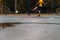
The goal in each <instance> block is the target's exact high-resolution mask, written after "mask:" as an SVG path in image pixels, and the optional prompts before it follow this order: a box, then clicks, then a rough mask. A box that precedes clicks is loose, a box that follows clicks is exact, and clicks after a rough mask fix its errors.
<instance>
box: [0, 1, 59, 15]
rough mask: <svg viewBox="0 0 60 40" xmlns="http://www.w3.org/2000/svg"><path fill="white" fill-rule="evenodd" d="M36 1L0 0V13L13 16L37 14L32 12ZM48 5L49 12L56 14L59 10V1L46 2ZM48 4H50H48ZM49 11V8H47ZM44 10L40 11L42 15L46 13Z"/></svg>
mask: <svg viewBox="0 0 60 40" xmlns="http://www.w3.org/2000/svg"><path fill="white" fill-rule="evenodd" d="M37 1H38V0H0V13H1V14H7V13H8V14H13V13H14V14H15V13H16V11H18V13H22V14H23V13H37V10H36V11H35V12H32V11H31V9H33V8H34V7H35V6H36V3H37ZM46 1H47V2H48V5H49V6H50V7H51V10H50V12H51V13H52V12H58V10H60V0H46ZM49 3H50V4H49ZM47 9H49V8H47ZM46 12H47V11H46V9H44V10H42V13H46Z"/></svg>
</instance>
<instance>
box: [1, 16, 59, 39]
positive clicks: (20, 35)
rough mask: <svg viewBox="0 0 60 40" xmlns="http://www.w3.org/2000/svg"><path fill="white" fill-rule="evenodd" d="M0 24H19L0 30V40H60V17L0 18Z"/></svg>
mask: <svg viewBox="0 0 60 40" xmlns="http://www.w3.org/2000/svg"><path fill="white" fill-rule="evenodd" d="M0 22H1V23H3V22H11V23H12V22H19V23H20V24H15V25H14V26H13V27H6V28H5V29H2V30H0V40H60V16H51V17H50V16H49V17H47V16H45V17H42V16H41V17H20V16H0Z"/></svg>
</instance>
